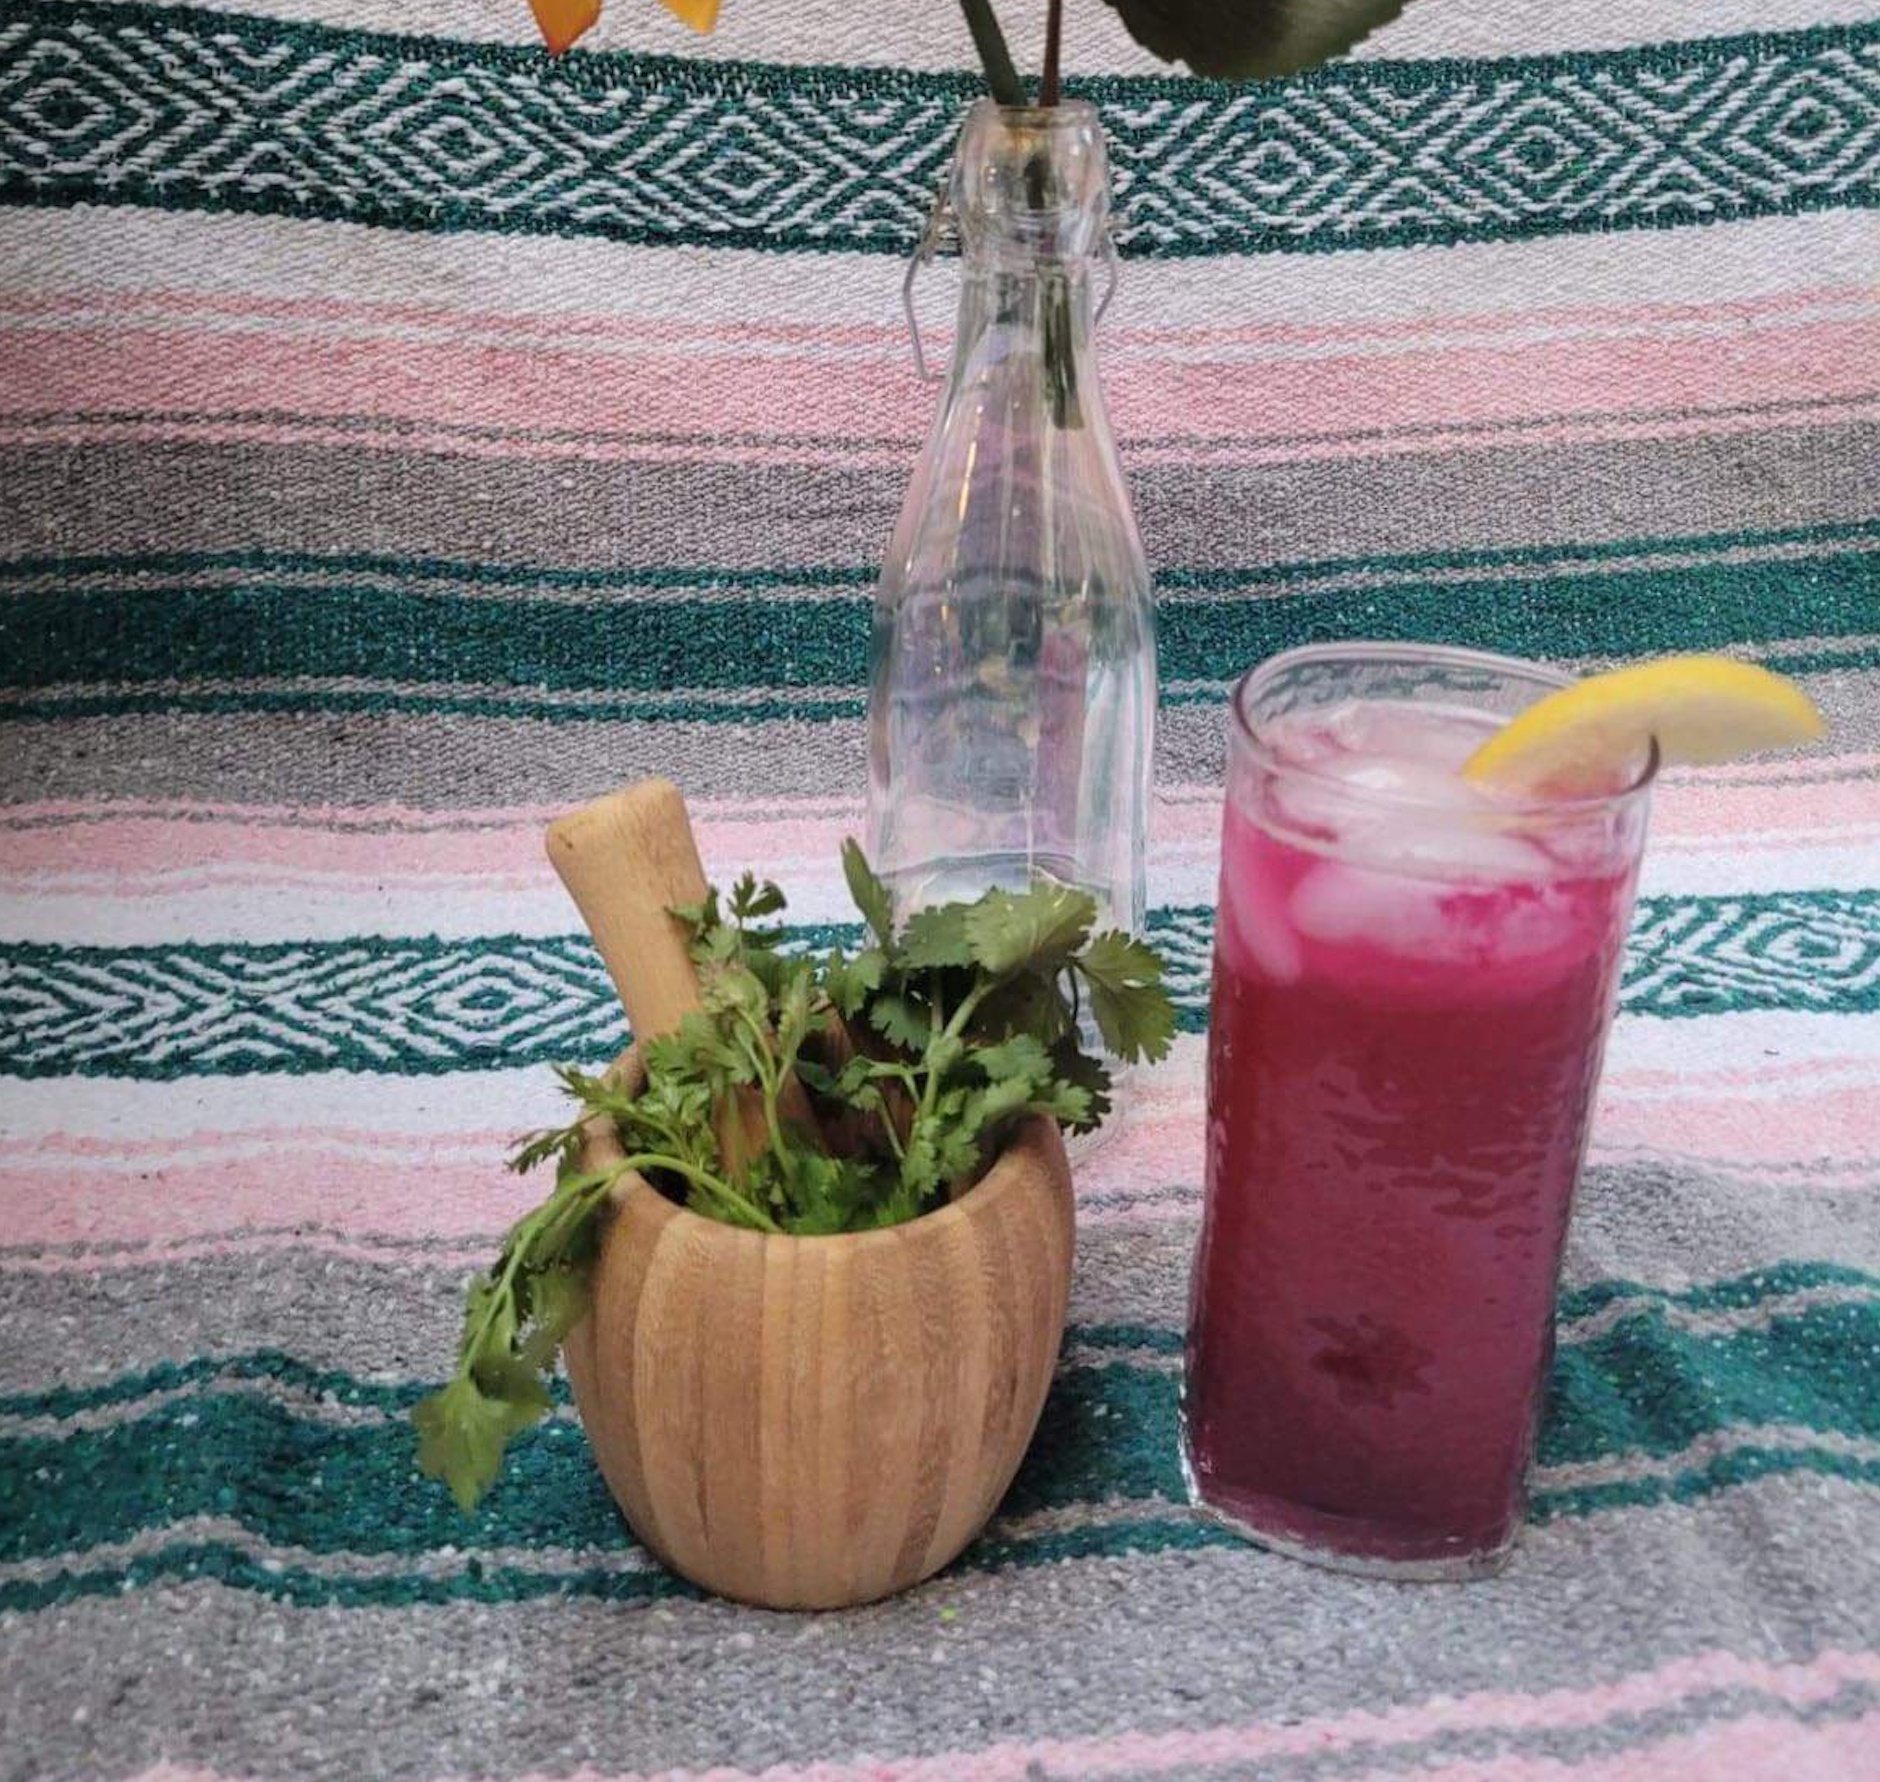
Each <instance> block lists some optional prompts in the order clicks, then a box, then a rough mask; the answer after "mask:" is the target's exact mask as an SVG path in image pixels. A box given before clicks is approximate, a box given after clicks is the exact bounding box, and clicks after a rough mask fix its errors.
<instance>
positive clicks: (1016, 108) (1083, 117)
mask: <svg viewBox="0 0 1880 1782" xmlns="http://www.w3.org/2000/svg"><path fill="white" fill-rule="evenodd" d="M969 109H970V110H972V111H977V112H997V113H998V114H999V116H1000V117H1002V118H1004V119H1006V120H1008V121H1009V122H1011V123H1014V124H1024V125H1026V126H1028V127H1029V128H1031V129H1034V130H1036V129H1043V128H1046V127H1051V128H1056V129H1062V128H1064V127H1065V126H1066V125H1069V124H1088V123H1089V122H1090V121H1091V119H1092V118H1094V117H1095V116H1096V115H1097V107H1096V102H1095V101H1094V100H1090V99H1070V98H1065V99H1060V100H1059V101H1058V102H1057V104H1055V105H1031V104H1026V105H1001V104H1000V103H999V102H998V100H996V99H994V98H991V97H990V96H988V95H982V96H981V97H979V98H977V99H975V100H974V101H973V103H972V105H971V106H970V107H969Z"/></svg>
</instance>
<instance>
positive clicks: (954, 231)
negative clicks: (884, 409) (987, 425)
mask: <svg viewBox="0 0 1880 1782" xmlns="http://www.w3.org/2000/svg"><path fill="white" fill-rule="evenodd" d="M947 186H948V181H947V180H942V181H941V182H940V189H939V190H938V191H937V192H935V193H934V195H933V208H932V209H931V210H930V211H928V213H927V225H926V227H925V228H924V229H922V230H921V232H920V240H919V241H917V242H916V243H915V244H914V252H913V255H912V256H911V257H910V259H909V260H908V263H907V271H906V272H905V273H903V274H902V277H901V308H902V311H903V312H904V313H905V314H906V316H907V332H908V338H909V339H910V340H911V341H912V342H913V344H914V375H915V376H916V377H918V378H919V379H920V380H921V381H922V382H923V383H929V384H937V383H941V382H943V381H944V380H945V377H946V373H945V372H944V371H929V370H928V369H927V355H926V354H925V353H924V352H923V351H922V350H921V344H920V317H919V316H918V315H917V314H916V313H915V309H914V281H915V280H916V279H917V278H918V277H919V276H920V272H921V268H922V267H924V266H927V265H930V264H931V263H932V261H933V260H934V258H935V256H936V255H938V254H939V253H940V252H941V251H942V250H943V249H957V248H958V247H959V244H960V230H959V218H958V217H957V216H955V215H954V212H953V206H952V203H951V202H950V201H949V199H948V197H947ZM1097 257H1098V258H1099V259H1101V260H1102V261H1103V263H1104V266H1105V267H1106V268H1107V270H1108V275H1109V276H1108V278H1107V279H1106V280H1105V282H1104V286H1103V295H1102V297H1101V298H1100V299H1098V302H1097V310H1096V314H1095V315H1093V316H1092V317H1091V318H1090V326H1091V328H1092V329H1093V330H1094V329H1096V328H1098V327H1100V326H1101V325H1102V322H1103V317H1104V313H1105V312H1106V311H1107V310H1108V309H1109V307H1110V300H1111V298H1113V297H1114V296H1115V295H1116V277H1117V252H1116V237H1115V236H1113V235H1112V234H1111V233H1110V221H1109V218H1108V217H1105V218H1104V220H1103V233H1102V235H1101V236H1100V237H1099V238H1098V242H1097Z"/></svg>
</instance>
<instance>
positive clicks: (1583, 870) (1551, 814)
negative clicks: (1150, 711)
mask: <svg viewBox="0 0 1880 1782" xmlns="http://www.w3.org/2000/svg"><path fill="white" fill-rule="evenodd" d="M1561 684H1563V682H1562V680H1561V677H1559V676H1556V675H1553V674H1551V673H1549V672H1548V671H1546V670H1544V669H1541V668H1539V667H1537V666H1534V665H1530V664H1525V663H1520V662H1515V661H1513V660H1510V659H1506V658H1499V657H1491V656H1479V655H1474V654H1471V653H1469V652H1465V651H1450V650H1424V649H1417V648H1413V647H1411V646H1386V645H1351V646H1337V647H1331V646H1328V647H1324V648H1318V649H1311V650H1302V651H1295V652H1293V653H1291V654H1290V655H1287V656H1282V657H1279V658H1276V659H1275V660H1274V661H1273V662H1271V663H1269V664H1267V665H1266V666H1265V667H1264V668H1262V669H1259V670H1257V671H1255V673H1254V674H1252V675H1250V676H1249V677H1248V679H1247V680H1246V681H1245V682H1243V683H1242V685H1241V687H1240V689H1239V691H1238V693H1237V695H1236V701H1235V710H1234V717H1233V727H1232V735H1231V742H1230V763H1229V772H1228V794H1227V809H1226V821H1225V831H1224V835H1223V844H1222V861H1221V886H1220V908H1219V915H1218V919H1217V927H1216V936H1215V955H1214V999H1213V1012H1212V1017H1211V1027H1210V1034H1209V1051H1208V1162H1207V1205H1206V1215H1205V1219H1204V1222H1203V1226H1202V1234H1201V1243H1200V1248H1199V1251H1198V1254H1197V1257H1196V1263H1195V1276H1194V1290H1193V1302H1192V1308H1191V1316H1190V1325H1189V1335H1188V1355H1187V1375H1186V1381H1185V1386H1184V1391H1183V1403H1182V1421H1183V1442H1184V1459H1185V1463H1186V1467H1187V1471H1188V1476H1189V1480H1190V1485H1191V1489H1192V1491H1193V1493H1194V1495H1195V1497H1196V1499H1197V1500H1198V1501H1199V1502H1200V1503H1201V1504H1202V1505H1203V1506H1205V1507H1206V1508H1208V1509H1209V1510H1211V1511H1212V1512H1214V1513H1215V1514H1216V1515H1217V1516H1219V1517H1220V1518H1222V1519H1223V1520H1226V1521H1228V1522H1230V1523H1232V1524H1233V1525H1235V1526H1236V1527H1238V1528H1240V1529H1241V1530H1242V1531H1243V1532H1245V1533H1247V1534H1249V1535H1250V1536H1252V1537H1253V1538H1254V1539H1256V1540H1259V1541H1261V1542H1263V1543H1264V1544H1266V1545H1269V1546H1272V1547H1276V1548H1279V1549H1281V1550H1282V1551H1285V1552H1289V1553H1293V1554H1296V1555H1298V1556H1300V1557H1304V1558H1310V1559H1316V1560H1320V1561H1323V1562H1324V1563H1328V1564H1333V1565H1340V1566H1344V1567H1347V1568H1350V1569H1356V1570H1365V1571H1372V1572H1377V1573H1382V1574H1386V1575H1391V1576H1398V1577H1411V1578H1418V1577H1421V1578H1442V1577H1470V1576H1475V1575H1478V1574H1480V1573H1483V1572H1486V1571H1489V1570H1492V1569H1494V1567H1495V1565H1496V1564H1497V1563H1498V1561H1499V1560H1500V1559H1501V1558H1503V1557H1504V1556H1505V1555H1506V1553H1507V1551H1508V1549H1509V1547H1510V1545H1511V1543H1512V1541H1513V1538H1514V1535H1515V1531H1516V1529H1517V1527H1518V1525H1519V1523H1520V1520H1521V1514H1522V1509H1523V1476H1524V1474H1525V1472H1526V1469H1527V1466H1528V1461H1529V1458H1530V1456H1531V1454H1532V1451H1533V1445H1534V1435H1535V1430H1536V1425H1537V1423H1538V1419H1539V1414H1540V1407H1541V1399H1542V1394H1543V1392H1544V1389H1545V1384H1546V1376H1547V1370H1548V1363H1549V1360H1550V1358H1551V1355H1552V1350H1553V1318H1554V1296H1555V1289H1556V1283H1557V1279H1558V1275H1559V1268H1560V1255H1561V1246H1562V1242H1563V1240H1564V1237H1565V1234H1566V1227H1567V1214H1568V1209H1569V1206H1570V1204H1571V1201H1572V1196H1573V1184H1574V1178H1575V1176H1576V1174H1577V1173H1578V1170H1579V1167H1580V1159H1581V1155H1582V1152H1583V1150H1584V1148H1585V1142H1586V1128H1587V1119H1588V1115H1589V1112H1590V1109H1591V1104H1592V1098H1593V1091H1594V1087H1595V1084H1596V1082H1597V1080H1598V1076H1599V1062H1600V1054H1601V1051H1602V1049H1603V1046H1604V1043H1605V1036H1606V1030H1607V1027H1608V1025H1609V1023H1610V1021H1611V1017H1612V1003H1613V995H1614V989H1615V984H1616V979H1617V973H1618V965H1619V958H1620V950H1621V945H1622V942H1623V939H1624V935H1625V930H1626V925H1627V921H1628V919H1629V916H1630V912H1631V905H1632V890H1633V883H1634V880H1635V878H1636V876H1637V869H1638V859H1639V849H1640V845H1641V843H1642V840H1643V834H1644V826H1645V815H1646V804H1647V785H1648V782H1649V778H1650V764H1649V763H1646V762H1640V763H1638V764H1637V771H1636V773H1635V774H1634V775H1633V776H1632V779H1633V783H1632V784H1631V785H1630V786H1629V787H1624V788H1620V789H1617V790H1615V792H1614V793H1613V794H1612V795H1611V796H1610V797H1605V798H1597V799H1582V800H1578V801H1575V802H1573V803H1568V804H1557V805H1541V804H1536V803H1532V802H1529V803H1525V804H1518V805H1517V804H1504V803H1500V802H1497V801H1496V800H1495V799H1494V798H1492V797H1491V796H1489V795H1487V794H1485V793H1483V792H1482V791H1480V790H1478V789H1477V788H1476V787H1475V786H1474V785H1473V784H1471V783H1470V782H1468V781H1465V780H1464V779H1463V778H1462V777H1461V774H1460V769H1461V766H1462V763H1463V762H1464V760H1465V759H1466V758H1467V757H1468V755H1469V754H1470V752H1471V751H1472V750H1473V749H1474V748H1475V747H1476V745H1477V744H1479V743H1480V742H1481V741H1482V740H1483V739H1484V738H1485V737H1486V736H1487V735H1488V734H1489V733H1490V732H1491V731H1492V730H1494V729H1495V728H1496V727H1497V726H1498V725H1500V724H1502V723H1504V722H1506V720H1507V718H1508V717H1509V716H1510V715H1512V713H1513V712H1514V711H1516V710H1518V709H1520V707H1522V706H1524V705H1526V704H1529V703H1531V702H1532V701H1533V700H1535V699H1537V698H1539V697H1541V696H1543V695H1544V694H1546V693H1548V692H1550V691H1552V690H1553V689H1554V688H1555V687H1556V686H1559V685H1561Z"/></svg>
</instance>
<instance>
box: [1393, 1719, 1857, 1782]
mask: <svg viewBox="0 0 1880 1782" xmlns="http://www.w3.org/2000/svg"><path fill="white" fill-rule="evenodd" d="M1414 1775H1415V1778H1416V1782H1775V1779H1776V1778H1778V1777H1779V1778H1781V1779H1782V1782H1874V1779H1875V1778H1876V1777H1880V1714H1864V1715H1862V1716H1861V1717H1860V1718H1859V1719H1858V1720H1848V1721H1842V1722H1839V1723H1837V1724H1834V1725H1830V1726H1819V1727H1811V1726H1797V1725H1796V1724H1795V1722H1794V1721H1792V1720H1778V1719H1776V1718H1774V1717H1773V1716H1770V1715H1763V1714H1749V1715H1745V1716H1744V1717H1743V1718H1742V1719H1740V1720H1729V1721H1726V1722H1724V1723H1723V1724H1721V1725H1717V1726H1710V1727H1706V1728H1705V1729H1704V1730H1703V1731H1702V1732H1696V1733H1685V1734H1682V1735H1680V1736H1679V1737H1677V1738H1671V1739H1660V1740H1658V1741H1656V1742H1655V1743H1652V1744H1648V1745H1641V1746H1638V1747H1635V1748H1634V1749H1633V1750H1630V1751H1626V1752H1622V1753H1619V1754H1618V1755H1616V1756H1612V1757H1594V1758H1582V1759H1579V1760H1577V1761H1574V1760H1568V1761H1560V1760H1558V1759H1555V1758H1551V1757H1529V1758H1496V1759H1494V1760H1493V1761H1492V1762H1487V1763H1477V1762H1463V1763H1459V1764H1443V1765H1442V1766H1441V1767H1439V1768H1434V1769H1425V1768H1418V1769H1417V1770H1416V1771H1415V1772H1414ZM1357 1782H1405V1772H1404V1771H1403V1770H1401V1769H1398V1768H1395V1767H1393V1768H1390V1769H1387V1770H1373V1771H1371V1772H1369V1774H1368V1775H1366V1776H1363V1777H1360V1778H1358V1779H1357Z"/></svg>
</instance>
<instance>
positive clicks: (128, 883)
mask: <svg viewBox="0 0 1880 1782" xmlns="http://www.w3.org/2000/svg"><path fill="white" fill-rule="evenodd" d="M1843 765H1844V764H1843V763H1840V762H1827V761H1816V760H1808V761H1806V762H1798V763H1797V764H1796V768H1797V770H1798V771H1799V770H1801V769H1802V768H1804V767H1805V768H1806V769H1807V770H1808V771H1810V772H1826V771H1830V770H1832V769H1836V768H1841V767H1842V766H1843ZM1846 770H1847V771H1858V769H1857V768H1854V767H1852V766H1847V768H1846ZM1219 800H1220V793H1219V792H1218V791H1217V790H1215V789H1213V788H1197V789H1194V790H1192V791H1190V790H1189V789H1187V788H1171V789H1169V792H1168V794H1167V795H1165V796H1163V797H1160V798H1158V799H1157V801H1156V805H1155V809H1154V822H1153V841H1154V847H1155V855H1154V858H1155V860H1156V861H1158V862H1160V863H1164V864H1168V863H1175V862H1179V861H1191V862H1192V861H1198V860H1205V859H1207V858H1208V857H1209V856H1210V855H1211V852H1212V850H1213V848H1214V847H1215V845H1216V843H1217V840H1218V837H1219V832H1220V821H1221V819H1220V803H1219ZM64 808H69V809H71V814H72V816H73V817H74V818H75V819H77V818H85V817H92V816H94V815H95V813H96V812H97V811H98V810H99V808H100V807H96V806H93V807H89V808H87V807H64ZM785 813H788V814H785ZM557 814H559V813H558V812H551V811H548V810H520V811H502V812H477V813H465V814H464V816H463V818H462V819H461V820H460V821H453V820H452V819H450V818H448V817H438V818H433V819H428V820H427V826H426V827H422V828H416V829H410V830H404V831H403V832H401V833H399V834H397V835H388V834H384V833H376V832H374V831H372V830H370V829H364V828H360V827H357V826H353V827H347V828H329V827H327V826H326V824H327V822H328V821H329V820H330V817H331V816H334V815H337V813H325V812H308V813H306V816H305V818H301V817H295V818H294V819H293V820H289V817H288V813H284V812H283V813H269V812H264V811H258V812H255V813H253V814H248V813H241V812H237V811H230V812H228V813H227V815H228V817H229V819H230V820H228V821H219V820H203V819H202V818H197V819H196V820H189V821H178V820H177V816H176V814H175V813H172V812H168V811H163V812H152V813H150V814H148V815H144V814H139V815H125V816H122V817H118V816H107V817H105V818H103V820H74V821H71V822H69V823H62V822H60V821H59V820H58V814H57V813H56V812H53V811H50V810H49V811H47V813H46V816H45V820H44V821H43V822H42V823H41V824H40V825H39V826H37V827H33V828H28V829H15V830H12V831H9V832H8V833H7V835H6V842H5V847H4V849H3V850H0V853H3V855H4V858H3V859H0V885H4V884H8V883H14V882H32V881H38V880H43V879H45V878H46V877H48V876H51V875H64V874H72V875H83V876H88V877H89V876H96V875H106V876H107V877H108V878H110V879H112V880H114V881H115V884H114V885H106V886H104V887H101V888H102V889H105V890H112V889H115V890H116V891H119V892H121V893H122V894H123V895H126V896H142V895H144V894H145V892H146V890H147V889H148V888H149V887H148V885H147V883H146V881H148V880H150V879H151V878H152V877H153V875H157V874H171V875H176V874H189V873H195V874H199V875H201V878H200V880H195V879H189V880H185V881H183V882H175V881H174V880H173V881H172V882H171V883H170V884H169V885H168V886H167V887H166V888H167V889H170V890H173V891H180V890H185V889H188V888H189V886H190V885H191V884H194V883H197V882H201V883H207V882H208V878H209V876H210V875H211V874H219V873H226V872H228V871H229V870H230V869H232V868H236V867H240V868H243V869H246V870H247V871H248V872H249V873H250V874H251V875H252V877H251V878H250V879H248V880H247V881H245V882H249V883H265V882H267V880H268V878H269V875H270V874H271V873H290V872H291V873H298V874H305V873H309V872H315V873H321V874H327V875H330V876H332V877H333V878H335V879H350V880H354V881H359V882H363V883H367V884H371V885H382V884H385V883H387V882H388V875H389V876H390V877H394V878H397V879H399V880H406V881H408V880H411V879H414V878H433V877H435V878H455V879H468V880H476V881H480V882H483V883H491V882H492V881H497V880H500V881H503V882H505V883H508V884H530V883H536V882H541V883H546V882H547V879H546V874H547V867H546V866H545V864H544V862H543V856H542V839H541V838H542V831H543V829H544V828H545V827H546V825H547V823H548V821H549V819H550V817H551V816H552V815H557ZM353 816H354V818H355V819H356V822H357V823H363V822H366V821H369V820H381V814H380V813H376V812H375V813H367V812H356V813H353ZM696 817H697V824H698V830H699V835H700V846H701V848H702V850H703V851H704V853H705V856H706V858H707V860H708V861H710V862H711V863H713V864H714V865H720V864H722V865H724V866H736V865H740V864H742V863H743V862H746V861H753V860H762V861H765V862H769V863H771V864H770V866H769V868H768V870H771V871H775V872H779V873H782V874H784V876H785V877H786V878H787V877H788V876H790V874H792V873H797V872H816V873H820V872H822V871H823V869H825V868H827V869H828V870H830V871H833V862H834V860H835V858H836V850H837V849H838V848H839V847H840V846H841V843H842V839H843V837H844V836H847V835H853V834H855V833H857V832H858V830H859V828H860V824H861V812H860V811H859V810H855V809H851V808H846V807H837V808H835V809H833V810H831V809H829V808H828V807H823V808H822V809H817V808H814V807H811V808H809V809H807V810H803V811H802V812H801V814H796V812H795V811H793V809H792V807H791V806H789V805H783V806H780V807H779V820H777V821H771V822H764V821H755V820H752V819H751V818H749V817H746V816H744V815H742V814H741V813H737V812H732V811H724V810H723V809H722V807H714V806H712V805H701V806H699V807H698V809H697V812H696ZM315 819H317V821H316V820H315ZM391 820H398V819H397V818H396V817H394V818H392V819H391ZM1876 824H1880V782H1876V781H1872V780H1834V779H1823V780H1819V781H1811V782H1804V783H1801V784H1796V783H1791V782H1785V781H1782V780H1772V781H1767V782H1763V781H1751V782H1741V783H1732V782H1727V781H1726V782H1721V783H1715V784H1712V783H1707V782H1701V781H1699V782H1686V783H1681V784H1670V785H1667V786H1665V787H1664V788H1663V790H1662V792H1661V794H1660V795H1659V798H1658V801H1657V805H1656V808H1655V810H1654V811H1653V815H1652V837H1653V841H1654V842H1655V843H1656V844H1658V845H1660V846H1665V845H1670V846H1674V847H1680V848H1682V847H1684V846H1685V845H1687V844H1698V845H1701V844H1706V843H1711V842H1715V841H1719V840H1724V839H1727V840H1728V842H1729V844H1730V846H1731V847H1732V848H1737V847H1741V846H1746V845H1747V846H1753V845H1757V844H1758V843H1759V842H1761V843H1767V844H1769V845H1777V844H1778V843H1781V842H1786V841H1792V840H1793V839H1795V838H1796V837H1798V836H1806V837H1808V838H1810V839H1812V840H1818V841H1820V842H1823V843H1835V844H1837V845H1845V844H1847V843H1850V842H1853V841H1855V840H1857V839H1859V834H1858V833H1857V830H1856V826H1859V832H1861V833H1864V831H1865V829H1866V828H1867V827H1869V826H1873V825H1876Z"/></svg>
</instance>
